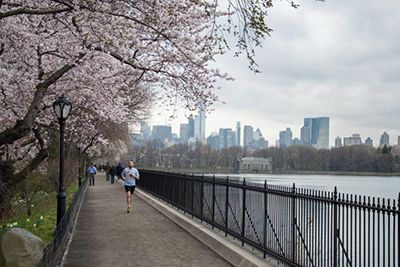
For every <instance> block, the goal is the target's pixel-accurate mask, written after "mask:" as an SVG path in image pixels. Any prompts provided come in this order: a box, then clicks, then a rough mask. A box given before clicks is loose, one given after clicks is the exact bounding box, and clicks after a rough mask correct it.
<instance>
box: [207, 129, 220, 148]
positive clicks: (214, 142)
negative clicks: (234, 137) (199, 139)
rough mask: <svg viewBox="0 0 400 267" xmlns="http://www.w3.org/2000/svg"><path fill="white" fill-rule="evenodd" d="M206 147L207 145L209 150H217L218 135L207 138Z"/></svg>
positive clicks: (213, 134) (214, 134)
mask: <svg viewBox="0 0 400 267" xmlns="http://www.w3.org/2000/svg"><path fill="white" fill-rule="evenodd" d="M207 145H209V146H210V147H211V148H213V149H215V150H217V149H219V135H218V133H212V134H211V135H210V136H209V137H207Z"/></svg>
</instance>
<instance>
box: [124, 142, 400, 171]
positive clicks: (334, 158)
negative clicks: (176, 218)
mask: <svg viewBox="0 0 400 267" xmlns="http://www.w3.org/2000/svg"><path fill="white" fill-rule="evenodd" d="M248 156H254V157H271V158H272V168H273V171H276V172H288V171H337V172H380V173H392V172H400V147H398V146H397V147H386V146H385V147H383V148H372V147H368V146H364V145H361V146H348V147H341V148H332V149H330V150H325V149H320V150H318V149H315V148H313V147H306V146H291V147H289V148H276V147H271V148H268V149H263V150H249V149H246V148H242V147H230V148H225V149H220V150H215V149H212V148H211V147H210V146H208V145H204V144H190V145H187V144H176V145H173V146H170V147H163V146H162V145H161V144H160V143H158V142H156V141H151V142H147V143H145V144H143V145H140V146H134V147H132V149H131V150H130V151H129V153H128V154H127V155H126V159H128V158H129V159H130V158H132V159H134V160H136V162H137V165H138V166H139V167H142V168H164V169H174V170H180V169H204V170H207V169H225V170H236V166H237V161H238V159H240V158H242V157H248Z"/></svg>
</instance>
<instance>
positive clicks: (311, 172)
mask: <svg viewBox="0 0 400 267" xmlns="http://www.w3.org/2000/svg"><path fill="white" fill-rule="evenodd" d="M272 174H278V175H279V174H295V175H296V174H298V175H337V176H382V177H391V176H400V173H396V172H391V173H387V172H349V171H273V172H272Z"/></svg>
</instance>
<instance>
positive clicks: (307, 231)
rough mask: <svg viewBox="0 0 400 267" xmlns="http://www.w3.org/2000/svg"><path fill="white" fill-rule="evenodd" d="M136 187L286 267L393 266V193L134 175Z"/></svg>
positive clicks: (397, 207)
mask: <svg viewBox="0 0 400 267" xmlns="http://www.w3.org/2000/svg"><path fill="white" fill-rule="evenodd" d="M138 186H139V187H140V188H142V189H143V190H145V191H147V192H149V193H151V194H153V195H156V196H157V197H159V198H161V199H163V200H165V201H166V202H168V203H170V204H172V205H174V206H176V207H178V208H179V209H181V210H183V211H185V212H187V213H189V214H191V215H193V216H195V217H197V218H199V219H201V220H202V221H205V222H207V223H209V224H211V225H212V227H216V228H218V229H220V230H222V231H225V235H227V234H230V235H232V236H234V237H235V238H238V239H239V240H241V241H242V245H243V244H244V243H247V244H248V245H250V246H252V247H254V248H256V249H258V250H260V251H262V252H263V253H264V257H265V256H266V255H267V254H268V255H270V256H272V257H275V258H276V259H278V260H279V261H281V262H282V263H285V264H287V265H289V266H334V267H336V266H346V267H347V266H368V267H370V266H373V267H375V266H377V267H380V266H382V267H390V266H393V267H400V260H399V257H400V232H399V226H400V194H399V199H398V200H397V201H395V200H389V199H384V198H375V197H369V196H368V197H367V196H358V195H353V194H341V193H338V192H337V190H336V187H335V190H334V192H325V191H318V190H309V189H301V188H296V187H295V185H293V187H285V186H277V185H269V184H267V183H266V182H265V183H264V184H263V185H262V184H261V185H260V184H256V183H246V181H245V180H242V181H238V180H229V178H227V179H218V178H215V177H204V176H194V175H185V174H176V173H166V172H158V171H146V170H141V179H140V180H139V181H138Z"/></svg>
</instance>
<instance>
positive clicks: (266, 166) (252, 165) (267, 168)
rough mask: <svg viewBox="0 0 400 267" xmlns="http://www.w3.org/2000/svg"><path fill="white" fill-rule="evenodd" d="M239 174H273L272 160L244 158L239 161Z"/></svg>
mask: <svg viewBox="0 0 400 267" xmlns="http://www.w3.org/2000/svg"><path fill="white" fill-rule="evenodd" d="M237 172H238V173H272V158H257V157H244V158H241V159H239V160H238V163H237Z"/></svg>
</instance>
